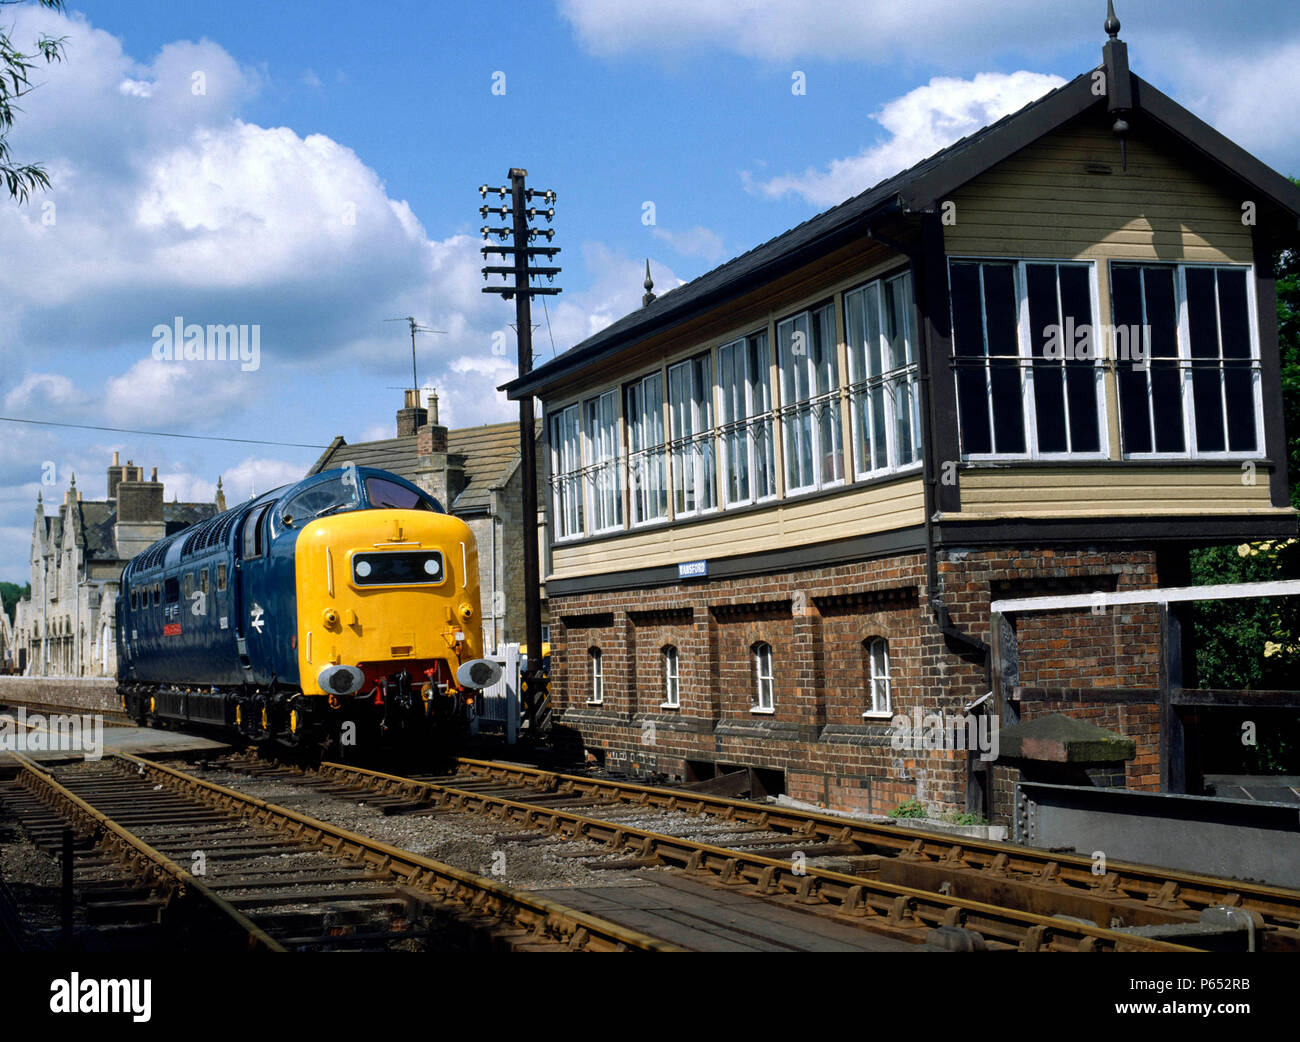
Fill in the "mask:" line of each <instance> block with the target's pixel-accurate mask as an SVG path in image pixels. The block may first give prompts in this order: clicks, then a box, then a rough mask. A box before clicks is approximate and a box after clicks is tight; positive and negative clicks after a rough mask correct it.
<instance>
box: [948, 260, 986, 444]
mask: <svg viewBox="0 0 1300 1042" xmlns="http://www.w3.org/2000/svg"><path fill="white" fill-rule="evenodd" d="M979 269H980V266H979V265H978V264H968V263H954V264H953V265H952V272H951V292H952V326H953V328H952V335H953V354H954V355H955V356H956V362H957V410H958V415H959V417H960V420H961V444H962V449H963V450H964V451H965V452H967V453H975V454H979V453H987V452H992V451H993V439H992V435H991V433H990V431H989V414H988V395H987V388H986V378H987V377H986V373H985V370H984V364H983V358H984V320H983V315H982V309H981V305H980V270H979ZM976 359H978V360H979V361H975V360H976Z"/></svg>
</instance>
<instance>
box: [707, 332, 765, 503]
mask: <svg viewBox="0 0 1300 1042" xmlns="http://www.w3.org/2000/svg"><path fill="white" fill-rule="evenodd" d="M767 341H768V336H767V330H765V329H763V330H759V331H757V332H754V333H749V334H746V335H745V336H741V337H736V338H735V339H734V340H729V341H728V342H727V343H725V344H721V345H719V347H718V349H717V358H716V359H715V362H714V365H715V368H716V370H717V374H716V380H715V383H716V385H717V388H718V455H719V457H720V460H721V469H722V483H721V487H720V488H719V490H718V498H719V501H720V503H721V504H722V508H723V509H727V508H729V507H738V506H748V505H749V504H751V503H766V502H769V501H771V500H775V499H776V423H775V416H774V411H773V409H772V400H773V397H772V386H771V361H772V355H771V349H770V347H769V345H768V342H767ZM724 352H727V353H729V354H730V355H731V357H733V358H736V359H739V360H740V362H741V363H742V364H741V365H740V366H736V367H733V369H732V372H733V373H735V374H736V379H738V380H739V381H740V386H735V385H725V386H724V384H723V377H722V372H723V364H722V358H723V353H724ZM751 354H754V355H761V356H763V357H765V358H766V360H767V365H766V366H763V367H762V371H761V372H754V371H753V369H754V368H755V367H756V366H757V365H758V361H757V359H751ZM751 362H752V363H753V364H751ZM742 370H743V372H742ZM738 398H739V399H740V402H739V403H738V402H737V399H738ZM733 406H736V407H737V408H738V410H739V411H738V413H737V415H735V416H732V415H731V412H732V407H733ZM742 412H743V415H741V413H742ZM764 441H766V452H764V444H763V442H764ZM733 452H734V454H735V456H736V457H739V456H740V455H741V454H742V453H743V455H744V460H743V461H742V460H740V459H739V458H737V459H736V463H737V464H738V465H739V466H743V468H744V471H745V475H746V480H747V482H748V487H749V494H748V495H746V496H737V497H735V498H734V499H733V498H732V496H731V471H732V462H733ZM760 475H765V476H766V482H767V487H768V491H767V492H766V493H765V494H764V495H761V496H756V495H755V492H756V489H757V487H758V480H759V476H760Z"/></svg>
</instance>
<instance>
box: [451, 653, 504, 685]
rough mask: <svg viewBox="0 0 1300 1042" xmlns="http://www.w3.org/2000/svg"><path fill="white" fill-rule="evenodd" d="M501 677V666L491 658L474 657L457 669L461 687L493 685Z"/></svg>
mask: <svg viewBox="0 0 1300 1042" xmlns="http://www.w3.org/2000/svg"><path fill="white" fill-rule="evenodd" d="M500 679H501V666H500V665H499V664H498V663H496V662H493V661H491V660H490V659H485V658H472V659H470V660H469V661H468V662H462V663H461V664H460V668H459V669H458V670H456V683H457V684H459V685H460V686H461V687H472V688H480V689H481V688H485V687H491V686H492V685H493V684H495V683H496V682H497V681H498V680H500Z"/></svg>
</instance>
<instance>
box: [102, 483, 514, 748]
mask: <svg viewBox="0 0 1300 1042" xmlns="http://www.w3.org/2000/svg"><path fill="white" fill-rule="evenodd" d="M479 611H480V600H479V585H478V555H477V552H476V549H475V543H474V536H473V533H472V532H471V531H470V529H469V527H468V526H467V525H466V524H465V523H464V522H463V521H461V520H460V519H459V518H456V517H453V516H451V515H449V514H447V513H445V512H444V511H443V509H442V507H441V505H440V504H439V503H438V502H437V501H436V500H435V499H433V498H432V497H430V496H429V495H428V494H427V493H425V492H424V491H422V490H421V489H419V488H417V487H416V486H415V485H413V484H411V483H410V482H409V481H407V480H405V479H404V478H401V477H399V476H397V475H396V474H391V473H389V472H387V471H382V470H375V469H371V468H368V467H356V466H351V465H349V466H346V467H342V468H339V469H335V470H328V471H325V472H323V473H321V474H314V475H312V476H311V477H309V478H307V479H305V480H304V481H300V482H298V483H297V484H296V485H289V486H286V487H283V488H279V489H276V490H274V491H272V492H268V493H266V494H265V495H262V496H259V497H257V498H255V499H253V500H250V501H249V502H247V503H244V504H242V505H240V506H237V507H235V508H234V509H232V510H227V511H225V512H224V513H221V514H218V515H217V516H215V517H212V518H210V519H208V520H207V521H204V522H202V523H201V524H198V525H195V526H193V527H191V528H188V529H186V530H184V531H182V532H178V533H176V534H174V535H171V536H168V537H167V538H166V539H162V540H160V541H158V542H157V543H154V544H153V545H152V546H150V547H149V548H148V549H146V550H144V551H143V552H142V553H140V554H138V555H137V556H136V557H134V558H132V559H131V561H130V562H129V563H128V564H127V566H126V569H125V570H124V571H123V573H122V584H121V589H120V592H119V595H118V600H117V662H118V675H117V679H118V692H119V693H120V695H121V697H122V706H123V709H125V710H126V711H127V713H129V714H130V715H131V716H132V717H133V718H135V719H136V720H137V721H138V722H140V723H142V724H143V723H150V724H154V723H160V722H170V723H178V724H179V723H195V724H203V725H208V726H216V727H222V728H234V729H237V730H238V731H240V732H242V733H243V734H244V735H246V736H248V737H250V738H252V739H255V740H264V741H265V740H278V741H281V742H284V743H286V744H297V745H316V746H318V747H320V748H322V749H328V748H330V747H331V746H332V745H334V744H336V743H340V742H341V743H342V744H343V745H349V744H363V743H367V742H369V741H372V740H373V741H375V742H377V743H381V744H382V743H383V742H384V741H386V740H389V739H392V738H394V737H399V736H400V737H405V738H407V739H411V738H417V739H420V738H423V739H433V740H435V741H436V740H439V739H447V738H450V737H454V736H456V735H458V734H459V733H460V731H461V730H462V729H463V725H464V721H465V718H466V712H467V706H468V704H469V703H470V702H471V701H472V700H473V694H474V692H476V691H477V690H478V689H481V688H483V687H486V686H489V685H490V684H492V683H495V681H496V679H497V678H498V677H499V676H500V668H499V667H498V666H497V665H496V663H493V662H491V661H488V660H485V659H484V658H483V657H482V647H481V628H480V620H479V617H478V616H479Z"/></svg>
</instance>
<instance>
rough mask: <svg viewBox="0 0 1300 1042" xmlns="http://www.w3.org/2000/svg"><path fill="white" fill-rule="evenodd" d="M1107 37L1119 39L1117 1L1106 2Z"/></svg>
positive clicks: (1109, 0)
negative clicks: (1116, 15)
mask: <svg viewBox="0 0 1300 1042" xmlns="http://www.w3.org/2000/svg"><path fill="white" fill-rule="evenodd" d="M1105 29H1106V35H1107V36H1109V37H1110V38H1111V39H1112V40H1118V39H1119V19H1118V18H1116V17H1115V0H1106V25H1105Z"/></svg>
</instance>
